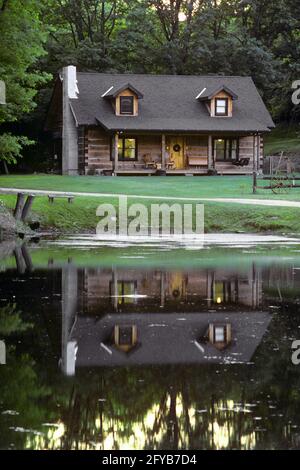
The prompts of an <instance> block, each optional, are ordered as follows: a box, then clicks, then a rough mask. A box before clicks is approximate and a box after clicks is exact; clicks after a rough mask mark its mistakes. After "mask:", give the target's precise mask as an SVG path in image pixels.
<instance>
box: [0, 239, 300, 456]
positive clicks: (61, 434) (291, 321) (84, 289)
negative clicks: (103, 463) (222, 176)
mask: <svg viewBox="0 0 300 470" xmlns="http://www.w3.org/2000/svg"><path fill="white" fill-rule="evenodd" d="M229 245H230V244H228V243H223V244H222V243H218V244H216V243H213V242H211V244H210V243H208V244H207V245H206V246H205V247H204V248H203V249H196V248H194V249H193V250H187V249H185V248H182V247H181V248H180V247H178V248H176V249H175V248H173V249H171V247H168V246H167V245H159V246H151V245H146V244H145V245H144V246H125V245H121V246H118V245H117V244H116V245H110V246H108V245H105V244H99V243H98V244H97V243H95V244H93V243H92V244H91V243H90V244H89V243H85V242H83V243H82V242H80V243H77V244H76V243H74V241H73V242H72V243H71V242H70V241H68V242H65V243H63V242H62V243H60V242H42V243H39V244H29V245H25V244H24V245H23V246H16V245H13V244H10V243H7V245H4V244H2V245H0V248H1V253H2V260H0V340H2V341H4V343H2V344H5V347H6V365H0V448H2V449H9V448H11V449H107V450H108V449H261V448H267V449H272V448H300V365H299V366H297V365H293V363H292V360H291V357H292V349H291V346H292V342H293V341H294V340H296V339H299V340H300V312H299V303H300V244H299V245H297V244H293V243H289V244H288V243H284V244H283V243H282V242H275V241H272V242H269V243H267V244H263V243H262V244H259V245H256V244H255V243H246V244H245V243H243V244H240V243H239V244H238V245H237V244H235V245H234V244H231V245H230V246H229Z"/></svg>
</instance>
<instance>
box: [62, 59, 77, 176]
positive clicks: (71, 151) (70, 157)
mask: <svg viewBox="0 0 300 470" xmlns="http://www.w3.org/2000/svg"><path fill="white" fill-rule="evenodd" d="M62 87H63V156H62V157H63V158H62V170H63V174H64V175H76V174H78V130H77V122H76V120H75V115H74V114H73V111H72V107H71V102H70V100H72V99H78V95H79V90H78V84H77V72H76V67H75V66H74V65H69V66H68V67H64V68H63V72H62Z"/></svg>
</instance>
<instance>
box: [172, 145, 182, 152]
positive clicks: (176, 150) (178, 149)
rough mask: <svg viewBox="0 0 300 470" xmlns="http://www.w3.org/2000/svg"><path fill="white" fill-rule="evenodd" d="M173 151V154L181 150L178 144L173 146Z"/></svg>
mask: <svg viewBox="0 0 300 470" xmlns="http://www.w3.org/2000/svg"><path fill="white" fill-rule="evenodd" d="M173 150H174V152H180V150H181V147H180V145H179V144H175V145H174V146H173Z"/></svg>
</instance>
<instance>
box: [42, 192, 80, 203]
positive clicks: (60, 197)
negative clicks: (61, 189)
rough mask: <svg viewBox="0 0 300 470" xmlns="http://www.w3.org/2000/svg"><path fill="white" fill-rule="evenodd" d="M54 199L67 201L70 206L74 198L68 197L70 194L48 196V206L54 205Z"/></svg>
mask: <svg viewBox="0 0 300 470" xmlns="http://www.w3.org/2000/svg"><path fill="white" fill-rule="evenodd" d="M54 199H68V203H69V204H71V203H72V202H73V200H74V196H70V194H49V195H48V201H49V203H50V204H53V203H54Z"/></svg>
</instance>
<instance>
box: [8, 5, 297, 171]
mask: <svg viewBox="0 0 300 470" xmlns="http://www.w3.org/2000/svg"><path fill="white" fill-rule="evenodd" d="M299 56H300V3H299V1H298V0H275V1H269V0H226V1H225V0H152V1H151V0H112V1H107V0H0V80H2V81H3V82H5V84H6V101H7V104H6V106H3V105H2V106H0V159H2V160H5V161H7V162H8V163H12V162H14V161H15V160H16V159H17V158H18V157H19V156H20V155H21V154H22V150H23V148H24V147H27V146H30V147H29V148H30V149H31V150H30V152H31V153H32V154H34V153H36V152H37V148H38V149H39V150H38V152H39V153H41V152H42V150H41V147H37V146H35V147H34V146H33V145H34V141H37V140H38V139H39V135H40V133H41V130H42V123H43V119H44V116H45V111H46V109H47V105H48V103H49V99H50V96H51V87H52V85H53V80H54V79H55V75H56V74H57V72H58V70H59V69H60V68H61V67H62V66H64V65H68V64H74V65H77V67H78V69H79V70H81V71H101V72H134V73H156V74H224V75H233V74H235V75H251V76H252V77H253V79H254V81H255V83H256V85H257V87H258V88H259V90H260V92H261V95H262V97H263V98H264V100H265V102H266V103H267V105H268V106H269V108H270V110H271V112H272V115H273V118H274V119H275V120H276V121H277V122H295V121H297V119H298V118H299V106H296V105H293V103H292V101H291V94H292V83H293V81H294V80H297V79H300V61H299ZM34 149H35V150H34Z"/></svg>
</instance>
